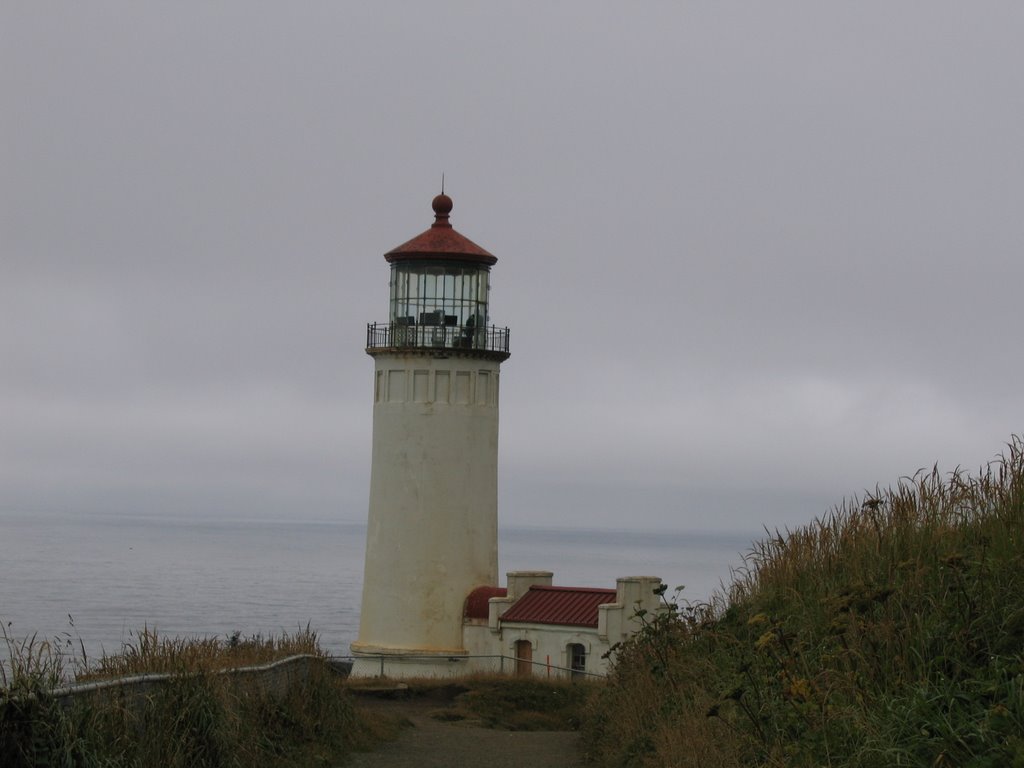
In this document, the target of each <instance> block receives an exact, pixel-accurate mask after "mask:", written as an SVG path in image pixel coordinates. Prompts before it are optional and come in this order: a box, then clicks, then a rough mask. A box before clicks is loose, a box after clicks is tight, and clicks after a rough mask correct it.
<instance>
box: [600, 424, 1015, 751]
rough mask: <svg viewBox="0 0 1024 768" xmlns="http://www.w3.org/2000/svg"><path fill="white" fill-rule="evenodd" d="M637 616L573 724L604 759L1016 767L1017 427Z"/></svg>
mask: <svg viewBox="0 0 1024 768" xmlns="http://www.w3.org/2000/svg"><path fill="white" fill-rule="evenodd" d="M748 566H749V567H748V569H747V570H746V571H745V572H743V573H741V574H739V575H738V578H737V579H736V580H735V581H734V582H733V584H732V585H731V586H730V587H729V589H728V592H727V594H724V595H719V596H718V598H717V599H716V600H715V601H712V603H711V604H705V605H684V606H682V607H681V608H679V607H678V606H676V610H669V611H666V612H665V613H663V614H660V615H659V616H658V617H653V618H648V619H647V621H646V625H645V627H644V629H643V630H642V631H641V632H640V633H639V634H638V635H636V636H635V637H634V638H633V639H632V640H630V641H629V642H627V643H625V644H623V645H622V646H620V647H619V648H618V649H616V652H615V666H614V671H613V674H612V676H611V678H610V679H609V684H608V686H607V688H606V689H605V690H603V691H602V692H601V693H600V694H599V696H598V697H596V699H595V703H594V705H593V706H592V707H591V708H590V710H589V717H588V720H587V721H586V724H585V732H586V734H587V738H586V742H587V744H588V745H590V747H591V750H592V756H593V757H594V759H595V760H596V762H597V763H598V764H600V765H606V766H612V765H614V766H648V765H650V766H658V765H672V766H697V765H700V766H705V767H707V766H844V767H845V766H857V767H862V768H869V767H873V766H878V767H879V768H882V767H883V766H885V767H886V768H888V766H968V765H969V766H977V767H978V768H987V767H988V766H992V768H995V766H1024V443H1022V441H1021V440H1020V439H1019V438H1015V439H1014V440H1013V441H1012V442H1011V444H1010V445H1009V449H1008V452H1007V454H1006V455H1005V456H1001V457H1000V458H999V459H998V460H997V461H995V462H993V463H992V464H991V465H990V466H988V467H986V468H984V469H983V470H982V471H981V472H980V473H979V474H978V475H977V476H969V475H968V474H966V473H965V472H963V471H962V470H957V471H955V472H953V473H952V474H951V475H949V476H946V477H943V476H942V475H940V473H939V472H938V471H937V470H936V469H932V470H931V471H930V472H928V471H922V472H919V473H917V474H916V475H914V476H913V477H909V478H904V479H903V480H902V481H901V482H900V483H899V484H898V485H897V486H896V487H895V488H893V489H889V490H885V491H882V490H876V491H875V492H874V493H872V494H869V495H868V496H867V497H866V498H864V499H860V500H858V499H853V500H850V501H848V502H846V503H844V504H843V505H841V506H840V507H838V508H836V509H835V510H834V511H833V513H832V514H831V515H830V516H828V517H827V518H825V519H823V520H819V521H817V522H815V523H814V524H812V525H810V526H807V527H805V528H801V529H799V530H797V531H787V532H785V534H780V533H776V534H774V535H770V536H769V537H768V538H766V539H765V540H764V541H763V542H762V543H761V544H760V545H758V546H757V547H756V548H755V549H754V551H753V552H752V553H751V555H750V557H749V560H748Z"/></svg>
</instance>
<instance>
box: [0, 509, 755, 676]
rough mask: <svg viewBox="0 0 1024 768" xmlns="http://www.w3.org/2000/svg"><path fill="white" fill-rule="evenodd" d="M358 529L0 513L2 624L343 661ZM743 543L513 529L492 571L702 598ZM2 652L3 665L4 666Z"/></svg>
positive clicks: (110, 645)
mask: <svg viewBox="0 0 1024 768" xmlns="http://www.w3.org/2000/svg"><path fill="white" fill-rule="evenodd" d="M365 531H366V529H365V526H363V525H358V524H353V523H342V522H339V523H317V522H268V521H265V520H264V521H240V520H228V519H221V520H217V519H202V520H196V519H191V520H180V519H173V520H161V519H155V518H152V517H145V516H138V517H131V516H114V515H69V514H61V515H58V514H51V515H40V514H32V515H27V514H15V513H0V621H2V622H3V625H4V626H5V627H6V631H7V633H8V635H9V636H10V637H13V638H22V637H26V636H29V635H32V634H36V636H37V637H38V638H46V639H49V640H53V639H58V640H62V641H65V642H66V641H68V640H71V641H72V645H73V647H74V648H75V649H77V648H78V647H79V644H80V643H81V644H84V646H85V649H86V652H87V653H88V654H89V655H90V656H96V655H98V654H99V653H100V651H101V650H105V651H107V652H108V653H109V652H114V651H117V650H118V649H119V648H120V647H121V645H122V644H123V643H125V642H133V641H134V640H135V637H136V633H137V632H138V631H139V630H141V629H142V628H143V627H149V628H150V629H152V628H156V629H157V631H158V632H159V633H160V634H161V635H167V636H208V635H221V636H227V635H230V634H231V633H232V632H235V631H238V632H241V633H242V635H244V636H248V635H253V634H257V633H259V634H263V635H267V634H279V633H280V632H281V631H287V632H293V631H295V630H297V629H299V628H303V627H305V626H306V625H307V624H308V625H309V626H310V627H311V628H312V629H314V630H316V631H317V633H318V634H319V636H320V638H321V644H322V645H323V647H324V648H326V649H327V650H328V651H329V652H331V653H334V654H336V655H346V654H348V652H349V644H350V643H351V642H352V641H353V640H355V638H356V634H357V632H358V626H359V602H360V597H361V594H360V593H361V589H362V576H363V546H364V541H365ZM752 538H753V536H752V535H751V536H745V535H740V534H709V533H685V532H673V533H637V532H615V531H597V530H564V529H559V530H551V529H541V528H510V529H504V530H502V531H501V533H500V541H499V549H500V552H501V561H500V572H501V573H502V574H504V572H505V571H508V570H552V571H554V572H555V584H559V585H567V586H592V587H604V586H607V587H614V585H615V578H616V577H617V576H637V575H651V576H661V577H662V579H663V580H664V581H665V582H666V583H667V584H668V585H669V586H670V587H673V588H674V587H675V586H677V585H680V584H685V585H686V590H685V592H684V595H685V596H688V597H689V598H690V599H704V598H706V597H707V596H708V595H709V594H710V593H711V592H712V590H714V589H715V588H716V587H718V586H719V584H720V582H722V581H723V580H724V581H728V579H729V574H730V568H732V567H737V566H739V565H740V564H741V557H740V554H741V553H742V552H746V551H747V549H748V548H749V544H750V542H751V540H752ZM5 655H6V654H5V653H4V649H3V648H0V656H5Z"/></svg>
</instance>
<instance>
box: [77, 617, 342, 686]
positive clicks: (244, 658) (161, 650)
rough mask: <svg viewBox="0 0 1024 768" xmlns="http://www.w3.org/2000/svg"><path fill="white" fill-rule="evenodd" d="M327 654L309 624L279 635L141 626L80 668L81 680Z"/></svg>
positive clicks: (229, 665) (198, 670)
mask: <svg viewBox="0 0 1024 768" xmlns="http://www.w3.org/2000/svg"><path fill="white" fill-rule="evenodd" d="M300 655H310V656H323V655H324V653H323V652H322V651H321V650H320V643H319V639H318V638H317V634H316V632H315V631H313V630H312V629H310V627H309V625H306V627H305V628H303V629H299V630H298V631H297V632H295V633H294V634H289V633H288V632H283V633H281V635H280V636H264V635H259V634H257V635H251V636H249V637H243V636H242V634H241V633H240V632H234V633H233V634H231V635H230V636H228V637H227V638H221V637H216V636H215V637H184V638H183V637H165V636H162V635H160V634H159V633H158V632H157V630H156V629H155V628H154V629H150V628H149V627H143V629H142V631H140V632H138V633H137V634H135V636H134V640H129V641H128V642H126V643H124V644H123V645H122V647H121V651H120V652H119V653H116V654H110V655H108V654H106V653H104V654H103V655H102V656H101V657H100V658H99V659H97V660H95V661H94V662H92V663H91V664H88V665H86V666H85V667H84V668H82V669H80V670H79V671H78V674H77V675H76V679H77V680H78V681H80V682H81V681H85V680H98V679H103V678H108V677H124V676H126V675H140V674H158V673H166V674H174V673H178V672H181V671H182V670H189V671H190V672H200V671H202V672H212V671H216V670H218V669H228V668H231V667H244V666H253V665H258V664H267V663H269V662H272V661H277V660H279V659H284V658H287V657H288V656H300Z"/></svg>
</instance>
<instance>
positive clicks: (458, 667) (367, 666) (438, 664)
mask: <svg viewBox="0 0 1024 768" xmlns="http://www.w3.org/2000/svg"><path fill="white" fill-rule="evenodd" d="M352 656H353V662H352V672H351V673H350V674H349V676H350V677H387V678H391V679H396V680H405V679H409V678H415V677H462V676H465V675H468V674H470V673H471V672H477V671H479V670H478V669H477V667H476V665H475V664H474V662H476V661H478V659H473V658H470V657H469V655H468V653H467V652H466V651H465V650H463V649H461V648H459V649H437V648H432V649H423V648H379V647H372V646H367V645H364V644H361V643H353V644H352Z"/></svg>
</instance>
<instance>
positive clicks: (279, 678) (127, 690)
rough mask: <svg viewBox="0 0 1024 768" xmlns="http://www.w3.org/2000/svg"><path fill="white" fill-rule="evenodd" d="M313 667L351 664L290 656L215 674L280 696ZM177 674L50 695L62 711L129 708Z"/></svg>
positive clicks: (340, 669)
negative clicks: (110, 705)
mask: <svg viewBox="0 0 1024 768" xmlns="http://www.w3.org/2000/svg"><path fill="white" fill-rule="evenodd" d="M314 665H321V667H322V668H323V667H325V668H327V669H330V670H332V671H333V672H336V673H337V674H340V675H347V674H348V672H349V670H350V669H351V667H352V663H351V662H346V661H344V660H340V659H325V658H323V657H320V656H308V655H303V656H289V657H288V658H286V659H281V660H280V661H275V662H273V663H271V664H263V665H260V666H252V667H236V668H234V669H224V670H219V671H217V672H214V673H212V674H215V675H223V676H226V677H229V678H231V681H232V682H233V683H234V684H236V685H238V686H239V687H242V688H246V689H248V690H249V691H253V692H260V693H269V694H271V695H273V696H283V695H284V694H285V693H287V691H288V689H289V688H290V687H291V686H292V685H295V684H296V683H301V682H305V681H306V680H308V679H309V675H310V671H311V670H312V669H313V668H314ZM175 679H180V676H179V675H172V674H159V675H133V676H131V677H119V678H114V679H112V680H98V681H96V682H91V683H76V684H73V685H67V686H64V687H62V688H56V689H54V690H53V692H52V695H53V697H54V698H55V699H56V700H57V701H58V703H59V704H60V705H61V706H62V707H63V708H65V709H68V708H70V707H71V706H72V705H73V704H75V703H76V702H82V703H92V702H95V701H97V700H104V699H121V700H123V701H124V703H125V705H126V706H128V707H133V706H135V705H136V704H141V703H143V702H144V701H145V700H146V699H148V698H150V697H151V696H153V695H154V694H155V693H157V692H158V691H159V690H160V689H162V688H163V687H164V686H165V685H167V684H168V683H169V682H171V681H172V680H175Z"/></svg>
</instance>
